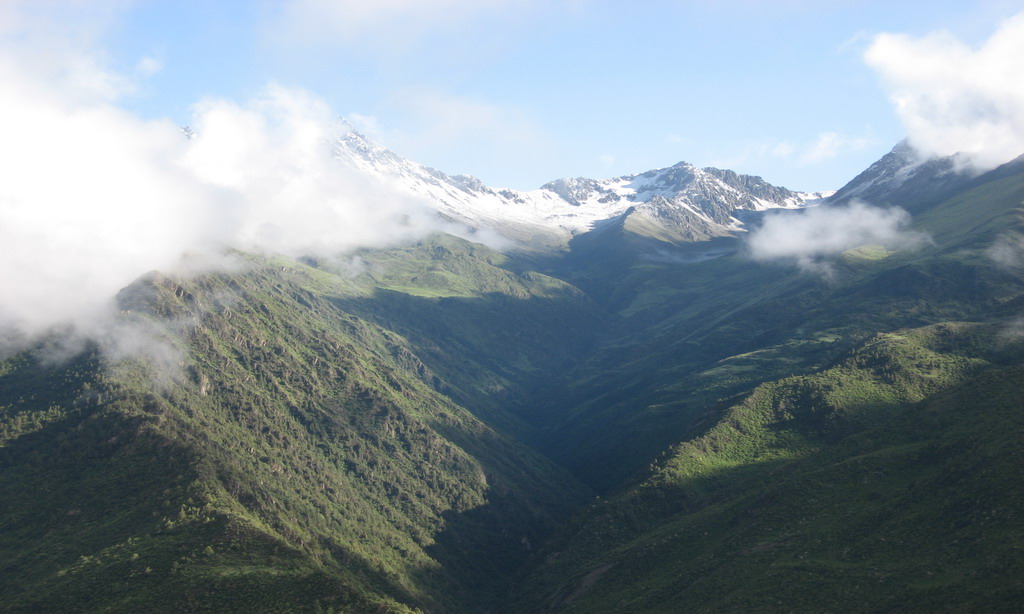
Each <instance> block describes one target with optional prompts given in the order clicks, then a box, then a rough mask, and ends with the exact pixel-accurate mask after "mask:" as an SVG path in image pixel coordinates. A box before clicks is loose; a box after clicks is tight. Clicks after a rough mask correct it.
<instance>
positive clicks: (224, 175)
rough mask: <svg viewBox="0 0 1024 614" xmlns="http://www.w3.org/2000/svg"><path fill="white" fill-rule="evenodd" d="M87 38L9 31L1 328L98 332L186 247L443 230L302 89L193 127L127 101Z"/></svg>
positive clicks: (198, 114)
mask: <svg viewBox="0 0 1024 614" xmlns="http://www.w3.org/2000/svg"><path fill="white" fill-rule="evenodd" d="M12 40H18V38H17V37H13V38H12ZM82 51H83V50H82V48H77V49H75V52H74V54H71V55H69V54H68V53H64V52H61V53H58V52H56V51H53V50H51V51H50V52H48V53H47V54H45V55H44V56H38V55H35V54H34V53H31V52H30V51H27V50H26V49H24V48H23V47H19V46H18V45H17V44H12V43H11V42H10V41H7V40H0V83H3V87H2V88H0V133H2V134H3V135H4V138H3V140H2V141H0V168H2V169H4V179H3V181H0V245H3V250H2V251H0V280H2V286H3V291H2V293H0V339H2V338H6V339H8V340H10V339H24V338H25V337H26V336H28V337H31V336H32V335H35V334H38V333H41V332H44V331H46V330H48V329H49V327H51V326H54V325H57V324H67V323H71V324H73V325H75V326H76V327H78V328H79V329H85V330H88V331H90V332H93V333H95V334H97V335H100V334H101V332H102V331H101V330H100V329H101V328H102V327H101V326H100V323H103V322H109V320H108V319H107V316H108V309H109V307H110V300H111V299H112V297H113V296H114V295H115V294H116V292H117V291H118V290H119V289H120V288H121V287H123V286H125V285H127V284H128V283H130V282H131V281H132V280H133V279H135V278H136V277H137V276H139V275H141V274H143V273H145V272H147V271H149V270H152V269H163V270H168V269H171V270H173V269H174V268H175V267H176V266H177V265H178V263H179V262H180V261H181V259H182V256H183V255H184V254H186V253H189V254H192V255H196V254H199V255H203V254H206V255H213V254H218V253H220V252H221V250H222V249H223V247H224V246H232V247H238V248H242V249H252V250H256V249H260V250H272V251H277V252H284V253H289V254H299V253H317V254H336V253H338V252H341V251H344V250H349V249H352V248H355V247H361V246H381V245H387V244H390V243H393V242H396V241H400V240H405V239H409V238H413V237H419V236H422V235H424V234H426V233H428V232H431V231H433V230H436V229H439V228H441V225H440V224H439V222H438V221H437V220H436V216H435V215H434V213H433V211H431V210H429V209H428V208H427V207H425V206H424V205H423V204H422V203H419V202H416V201H412V200H410V199H409V197H403V196H400V195H398V194H396V193H393V192H391V191H389V190H388V189H387V188H385V187H383V186H380V185H375V184H371V183H370V182H369V180H366V179H362V178H360V177H358V176H356V175H355V174H354V171H351V172H347V171H346V170H345V167H344V166H343V165H340V164H337V163H336V161H335V160H334V159H333V158H332V156H331V147H330V139H332V138H333V137H336V136H338V135H339V133H340V132H341V131H342V130H344V128H343V127H341V126H339V124H338V123H336V122H335V120H334V119H333V114H332V113H331V111H330V109H329V108H328V107H327V106H326V104H325V103H323V102H322V101H320V100H318V99H317V98H315V97H313V96H311V95H309V94H307V93H305V92H302V91H298V90H293V89H287V88H283V87H278V86H270V87H268V88H267V89H266V90H265V91H264V92H263V94H261V95H260V96H258V97H257V98H255V99H253V100H250V101H247V102H245V103H237V102H233V101H227V100H216V99H210V100H204V101H201V102H199V103H198V104H197V105H196V106H195V108H194V110H193V127H194V129H195V134H196V136H195V138H193V139H191V140H187V139H185V138H184V136H183V135H182V134H181V131H180V129H179V127H178V126H177V125H175V124H173V123H171V122H169V121H166V120H157V121H147V120H142V119H140V118H139V117H137V116H135V115H133V114H131V113H129V112H127V111H125V110H123V109H121V108H119V107H118V106H117V98H118V96H119V94H120V93H121V92H123V91H124V90H125V88H124V87H121V84H127V85H128V86H129V87H130V85H131V83H130V81H129V80H128V79H126V78H125V77H123V76H121V75H118V74H115V73H112V72H110V71H108V70H106V69H104V68H103V66H102V64H101V63H100V62H98V61H96V60H95V59H93V57H92V56H89V55H85V54H83V53H82ZM72 56H73V57H72ZM24 58H29V59H30V60H32V61H28V62H23V61H22V60H23V59H24ZM40 67H42V68H44V69H45V70H37V68H40ZM110 84H115V85H116V86H114V87H111V86H110ZM192 262H193V263H192V264H191V265H190V266H191V267H192V268H195V266H196V265H195V264H194V263H195V258H193V261H192ZM203 262H206V263H208V264H209V263H212V262H219V261H215V260H204V261H203ZM200 268H201V267H200ZM110 330H111V329H109V328H107V329H106V331H107V332H108V333H109V332H110ZM108 345H110V344H108ZM111 347H113V345H111Z"/></svg>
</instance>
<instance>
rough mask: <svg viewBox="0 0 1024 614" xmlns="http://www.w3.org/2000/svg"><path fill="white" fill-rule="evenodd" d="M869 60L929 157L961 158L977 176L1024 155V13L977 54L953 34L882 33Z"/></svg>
mask: <svg viewBox="0 0 1024 614" xmlns="http://www.w3.org/2000/svg"><path fill="white" fill-rule="evenodd" d="M864 58H865V61H866V62H867V63H868V64H869V65H870V66H871V67H873V68H874V69H876V70H877V71H878V72H879V73H880V74H881V76H882V79H883V81H884V83H885V85H886V87H887V88H888V90H889V97H890V99H891V100H892V102H893V104H894V105H895V107H896V112H897V114H898V115H899V116H900V119H901V120H902V121H903V124H904V126H905V128H906V130H907V133H908V137H909V139H910V141H911V143H912V144H913V145H914V146H915V147H916V148H917V149H919V150H921V151H922V152H923V153H926V154H929V155H937V156H946V155H951V154H953V153H957V152H961V153H963V154H965V155H967V157H968V159H969V162H970V163H971V164H972V165H974V166H976V167H977V168H978V169H979V170H985V169H988V168H992V167H994V166H996V165H998V164H1001V163H1003V162H1006V161H1008V160H1010V159H1012V158H1014V157H1016V156H1018V155H1020V154H1022V153H1024V78H1022V73H1021V70H1022V66H1024V13H1021V14H1018V15H1016V16H1014V17H1012V18H1010V19H1007V20H1005V21H1003V22H1002V23H1001V24H1000V26H999V27H998V29H997V30H996V32H995V33H994V34H992V36H991V37H990V38H989V39H988V40H987V41H985V42H984V43H983V44H981V45H980V46H978V47H977V48H971V47H970V46H968V45H966V44H964V43H963V42H961V41H960V40H957V39H956V38H955V37H954V36H953V35H952V34H950V33H948V32H935V33H932V34H929V35H927V36H924V37H921V38H913V37H910V36H906V35H902V34H879V35H878V36H876V37H875V39H874V41H873V42H872V44H871V46H870V47H869V48H868V50H867V52H866V53H865V55H864Z"/></svg>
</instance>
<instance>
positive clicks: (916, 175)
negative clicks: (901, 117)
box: [828, 140, 971, 210]
mask: <svg viewBox="0 0 1024 614" xmlns="http://www.w3.org/2000/svg"><path fill="white" fill-rule="evenodd" d="M962 167H963V165H962V164H961V160H960V158H959V156H958V155H955V154H954V155H952V156H945V157H940V158H929V157H927V156H925V155H923V154H921V153H919V152H918V151H917V150H916V149H914V147H913V146H911V145H910V143H908V142H907V141H906V140H903V141H900V142H899V143H897V144H896V146H895V147H893V148H892V151H890V152H889V153H887V154H885V155H884V156H882V157H881V158H879V159H878V161H877V162H875V163H874V164H872V165H871V166H869V167H868V168H867V169H866V170H865V171H864V172H862V173H860V174H859V175H857V176H856V177H854V178H853V179H852V180H851V181H850V182H849V183H847V184H846V185H845V186H843V187H842V188H840V189H839V190H838V191H837V192H836V193H835V194H834V195H833V196H832V197H830V198H829V199H828V203H829V204H841V203H847V202H849V201H851V200H854V199H857V200H863V201H866V202H869V203H871V204H875V205H897V206H901V207H904V208H909V209H911V210H913V209H914V208H915V205H916V204H918V203H924V202H926V201H927V200H929V199H930V198H931V197H932V196H933V195H936V194H946V193H949V192H951V191H952V190H955V189H956V188H957V186H958V185H961V184H964V185H965V184H966V183H967V182H968V181H970V179H971V176H970V175H969V174H968V173H965V172H962V170H961V169H962Z"/></svg>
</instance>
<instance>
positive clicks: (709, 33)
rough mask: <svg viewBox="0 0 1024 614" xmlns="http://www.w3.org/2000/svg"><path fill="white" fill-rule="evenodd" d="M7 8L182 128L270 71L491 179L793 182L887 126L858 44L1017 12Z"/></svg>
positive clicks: (574, 1) (880, 148)
mask: <svg viewBox="0 0 1024 614" xmlns="http://www.w3.org/2000/svg"><path fill="white" fill-rule="evenodd" d="M7 1H8V2H11V0H7ZM28 4H30V3H22V9H23V12H29V13H32V12H35V13H42V14H43V16H42V17H41V18H40V21H41V22H47V21H49V22H50V23H49V24H48V27H51V28H61V29H63V30H64V32H62V34H63V35H64V36H65V37H68V36H69V35H68V34H67V32H68V31H71V32H73V34H71V35H70V37H79V38H80V39H81V42H80V43H78V44H80V45H81V46H82V47H83V48H84V49H85V52H86V53H88V54H90V55H92V56H93V57H95V58H96V61H97V62H98V63H100V64H101V66H102V67H103V68H104V69H106V70H110V71H112V72H115V73H118V74H120V75H122V76H123V77H124V78H125V79H126V80H128V81H130V84H129V85H128V86H127V89H128V91H126V92H124V93H123V94H121V95H120V96H119V99H118V105H119V106H121V107H122V108H124V109H126V110H128V111H130V112H132V113H134V114H137V115H138V116H139V117H141V118H144V119H155V118H167V119H170V120H171V121H174V122H176V123H179V124H186V123H189V122H190V121H191V116H192V111H193V109H194V106H195V105H196V104H197V102H199V101H201V100H203V99H205V98H210V97H214V98H225V99H228V100H235V101H244V100H247V99H250V98H252V97H253V96H256V95H258V93H259V92H260V91H262V90H263V89H264V88H265V87H266V86H267V84H271V83H273V84H278V85H281V86H285V87H290V88H300V89H302V90H305V91H307V92H310V93H311V94H312V95H314V96H316V97H318V98H319V99H321V100H323V101H324V102H325V103H326V105H327V106H328V107H329V108H330V109H331V110H332V111H333V113H335V114H336V115H338V116H342V117H345V118H347V119H348V120H349V121H350V122H351V123H352V124H354V125H355V126H356V127H357V129H359V130H360V131H361V132H364V133H366V134H367V135H368V136H370V137H371V138H374V139H375V140H377V141H378V142H380V143H381V144H383V145H385V146H387V147H390V148H391V149H393V150H395V151H396V152H398V153H399V154H401V155H403V156H405V157H407V158H410V159H413V160H415V161H418V162H422V163H424V164H427V165H429V166H433V167H435V168H438V169H440V170H442V171H444V172H447V173H450V174H471V175H475V176H477V177H479V178H481V179H482V180H483V181H484V182H485V183H486V184H488V185H492V186H496V187H512V188H516V189H532V188H536V187H539V186H540V185H542V184H543V183H546V182H547V181H550V180H552V179H556V178H559V177H567V176H587V177H595V178H605V177H616V176H620V175H624V174H632V173H639V172H643V171H646V170H649V169H652V168H661V167H666V166H670V165H672V164H675V163H676V162H679V161H687V162H691V163H693V164H696V165H698V166H717V167H720V168H729V169H733V170H736V171H739V172H743V173H749V174H755V175H760V176H762V177H764V178H765V179H767V180H768V181H769V182H771V183H774V184H776V185H782V186H785V187H788V188H791V189H796V190H806V191H812V190H825V189H836V188H838V187H840V186H841V185H843V184H844V183H845V182H846V181H848V180H849V179H851V178H853V177H854V176H855V175H856V174H857V173H858V172H859V171H861V170H863V169H864V168H866V167H867V166H868V165H869V164H870V163H871V162H873V161H874V160H876V159H878V158H879V157H881V156H882V155H883V154H884V153H886V152H887V151H888V150H889V149H890V148H891V147H892V146H893V145H894V144H895V143H896V142H897V141H899V140H900V139H901V138H903V137H904V136H906V134H907V132H908V129H907V127H906V125H905V122H904V120H903V119H902V118H901V117H900V115H899V113H898V111H897V108H896V104H895V103H894V101H893V99H892V97H893V95H894V94H893V86H892V85H890V84H887V82H886V75H885V70H886V68H885V67H884V66H882V65H881V61H879V62H876V63H875V64H872V62H871V61H870V59H869V58H868V57H867V56H868V52H869V50H870V49H871V48H872V46H873V45H874V44H875V43H876V42H877V39H878V36H879V35H881V34H885V33H889V34H891V35H900V36H903V37H908V39H909V40H911V41H920V40H923V39H926V38H927V37H929V36H936V35H939V36H947V37H949V39H950V40H949V41H946V46H948V44H952V43H956V44H962V45H965V46H967V47H969V48H971V47H977V46H978V45H980V44H982V43H984V42H985V41H986V40H987V39H988V38H989V37H991V36H992V34H993V32H995V31H996V29H997V27H998V26H999V24H1000V23H1001V22H1002V21H1003V20H1005V19H1007V18H1009V17H1012V16H1013V15H1014V14H1016V13H1018V12H1020V11H1021V10H1024V7H1022V5H1021V3H1020V2H1019V1H1017V2H1006V1H980V0H979V1H974V2H972V1H965V0H957V1H943V0H936V1H929V2H916V1H907V2H891V1H884V2H879V1H873V0H849V1H846V0H815V1H805V0H782V1H768V0H763V1H762V0H733V1H711V0H691V1H687V2H682V1H676V2H667V1H655V0H650V1H638V2H629V3H626V2H622V1H609V0H376V1H374V2H366V1H365V0H289V1H283V0H253V1H251V2H205V1H202V0H179V1H174V2H171V1H143V0H139V1H135V2H131V1H128V0H118V1H111V2H104V0H90V1H88V2H79V3H75V2H56V3H54V2H46V1H45V0H44V1H43V2H42V3H41V4H40V3H31V4H32V5H37V4H40V6H42V7H43V8H41V9H32V10H30V11H25V10H24V7H25V6H26V5H28ZM0 15H2V13H0ZM53 22H56V23H57V25H56V26H54V25H53ZM33 27H40V26H38V24H31V23H30V24H29V27H28V28H26V29H25V33H24V35H25V36H29V37H31V36H33V32H32V28H33ZM951 41H952V42H951Z"/></svg>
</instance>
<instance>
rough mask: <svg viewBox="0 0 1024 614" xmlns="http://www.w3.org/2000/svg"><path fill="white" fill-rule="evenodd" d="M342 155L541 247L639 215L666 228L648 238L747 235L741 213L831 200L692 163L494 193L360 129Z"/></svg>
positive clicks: (342, 144) (473, 224)
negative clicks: (386, 145)
mask: <svg viewBox="0 0 1024 614" xmlns="http://www.w3.org/2000/svg"><path fill="white" fill-rule="evenodd" d="M334 152H335V155H336V156H337V157H338V159H339V160H340V161H342V162H343V163H344V164H346V165H347V166H350V167H352V168H354V169H356V170H357V171H359V172H361V173H364V174H367V175H370V176H372V177H375V178H376V179H378V180H380V181H381V182H383V183H385V184H387V185H390V186H393V187H396V188H398V189H399V190H401V191H403V192H405V193H408V194H411V195H413V196H414V197H417V198H420V199H422V200H423V201H424V202H425V203H427V204H428V205H429V206H431V207H433V208H434V209H436V210H437V211H438V213H440V214H441V215H442V216H444V217H446V218H448V219H450V220H452V221H455V222H458V223H460V224H464V225H466V226H469V227H470V228H472V229H478V230H479V229H487V230H491V231H497V232H498V233H500V234H502V235H504V236H506V237H508V238H511V239H513V240H516V241H520V242H524V243H532V244H533V245H534V246H537V245H540V246H560V245H564V244H565V243H566V242H567V241H568V240H569V239H571V238H572V237H573V236H577V235H580V234H584V233H587V232H589V231H591V230H592V229H594V227H595V225H596V224H598V223H599V222H603V221H608V220H614V219H617V218H621V217H623V216H632V215H636V216H642V217H644V218H645V220H646V222H645V225H646V226H651V225H652V224H653V225H655V226H658V225H660V224H661V223H663V222H664V223H665V224H666V226H665V227H664V228H655V229H653V230H650V231H649V232H648V234H653V235H660V236H662V237H663V238H665V239H666V240H673V241H677V240H678V241H692V240H701V239H702V238H707V237H714V236H722V235H727V234H730V233H732V232H735V231H737V230H740V229H741V227H742V223H741V222H740V221H739V220H738V219H737V217H736V216H735V215H734V213H735V212H736V211H762V210H765V209H775V208H797V207H802V206H804V205H806V204H807V203H809V202H812V201H815V200H818V199H820V198H821V197H822V196H825V195H823V194H820V193H816V194H807V193H799V192H793V191H791V190H787V189H786V188H781V187H777V186H773V185H771V184H769V183H768V182H766V181H764V180H763V179H761V178H760V177H753V176H750V175H740V174H738V173H735V172H733V171H729V170H721V169H717V168H704V169H701V168H697V167H695V166H693V165H692V164H689V163H686V162H680V163H678V164H676V165H674V166H671V167H668V168H663V169H655V170H651V171H647V172H645V173H640V174H636V175H625V176H622V177H618V178H614V179H591V178H587V177H576V178H563V179H556V180H554V181H551V182H549V183H547V184H545V185H543V186H541V187H540V188H539V189H536V190H528V191H519V190H511V189H504V188H492V187H488V186H487V185H485V184H484V183H483V182H482V181H480V180H479V179H477V178H476V177H472V176H469V175H446V174H445V173H442V172H440V171H438V170H435V169H432V168H430V167H427V166H424V165H422V164H418V163H416V162H412V161H410V160H406V159H405V158H402V157H401V156H399V155H397V154H395V153H394V152H392V151H390V150H388V149H386V148H384V147H382V146H380V145H378V144H376V143H374V142H373V141H371V140H370V139H367V138H366V137H365V136H363V135H362V134H359V133H358V132H356V131H354V130H351V131H349V132H348V133H347V134H345V135H343V136H341V137H339V138H338V139H337V141H336V143H335V147H334ZM631 208H633V210H632V211H631V210H630V209H631ZM670 237H671V239H669V238H670Z"/></svg>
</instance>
